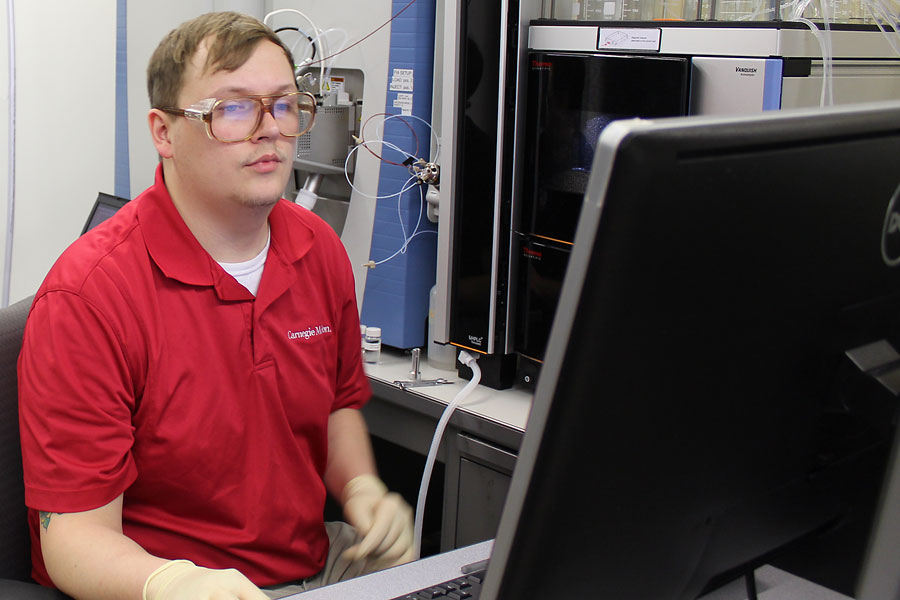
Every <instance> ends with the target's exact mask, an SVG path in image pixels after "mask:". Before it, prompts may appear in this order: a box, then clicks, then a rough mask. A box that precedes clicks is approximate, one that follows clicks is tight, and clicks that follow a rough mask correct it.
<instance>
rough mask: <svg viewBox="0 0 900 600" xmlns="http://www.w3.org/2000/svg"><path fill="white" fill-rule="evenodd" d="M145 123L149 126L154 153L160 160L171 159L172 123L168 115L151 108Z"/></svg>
mask: <svg viewBox="0 0 900 600" xmlns="http://www.w3.org/2000/svg"><path fill="white" fill-rule="evenodd" d="M147 123H148V124H149V125H150V137H151V138H153V145H154V146H156V153H157V154H159V156H160V157H162V158H172V154H173V153H172V139H171V138H172V129H171V127H172V123H171V122H170V120H169V115H167V114H166V113H164V112H163V111H161V110H159V109H158V108H151V109H150V112H149V113H147Z"/></svg>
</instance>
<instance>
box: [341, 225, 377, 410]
mask: <svg viewBox="0 0 900 600" xmlns="http://www.w3.org/2000/svg"><path fill="white" fill-rule="evenodd" d="M338 243H339V244H340V242H338ZM338 250H339V251H338V255H339V256H340V258H341V259H343V262H342V264H341V267H342V268H341V270H340V271H339V272H340V273H341V275H342V282H341V283H342V289H343V290H344V302H343V304H342V305H341V311H340V313H339V315H338V318H339V323H340V329H339V332H338V335H339V336H340V337H339V340H338V344H339V347H338V365H337V384H336V387H335V389H336V392H335V399H334V406H333V408H332V411H335V410H338V409H341V408H362V407H363V405H365V404H366V402H368V400H369V397H370V396H371V395H372V392H371V388H370V386H369V379H368V377H366V373H365V371H364V370H363V364H362V346H361V344H360V337H359V313H358V310H357V305H356V287H355V285H354V280H353V270H352V269H351V268H350V260H349V259H348V258H347V255H346V252H345V251H344V247H343V245H340V247H339V249H338Z"/></svg>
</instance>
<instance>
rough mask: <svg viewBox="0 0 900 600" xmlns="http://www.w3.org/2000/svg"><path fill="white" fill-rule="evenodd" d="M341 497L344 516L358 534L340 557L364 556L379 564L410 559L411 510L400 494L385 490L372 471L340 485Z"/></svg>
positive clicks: (385, 487)
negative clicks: (341, 488)
mask: <svg viewBox="0 0 900 600" xmlns="http://www.w3.org/2000/svg"><path fill="white" fill-rule="evenodd" d="M341 499H342V502H341V503H342V504H343V506H344V518H345V519H347V522H348V523H350V524H351V525H353V526H354V527H355V528H356V531H357V532H358V533H359V534H360V535H361V536H362V540H361V541H360V542H359V543H358V544H355V545H353V546H351V547H350V548H348V549H347V550H345V551H344V553H343V556H344V558H346V559H348V560H360V559H363V558H368V559H371V560H374V561H376V562H377V563H378V566H379V568H386V567H390V566H394V565H399V564H403V563H406V562H409V561H411V560H412V559H413V553H414V549H413V518H412V517H413V512H412V509H411V508H410V507H409V505H408V504H407V503H406V501H405V500H403V497H402V496H401V495H400V494H397V493H396V492H388V489H387V486H386V485H384V482H383V481H381V480H380V479H379V478H378V477H375V476H374V475H360V476H358V477H354V478H353V479H351V480H350V481H349V482H348V483H347V485H346V486H344V491H343V493H342V494H341Z"/></svg>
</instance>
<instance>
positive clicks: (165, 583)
mask: <svg viewBox="0 0 900 600" xmlns="http://www.w3.org/2000/svg"><path fill="white" fill-rule="evenodd" d="M142 598H143V600H268V597H267V596H266V595H265V594H263V593H262V591H261V590H260V589H259V588H258V587H256V586H255V585H253V583H252V582H251V581H250V580H249V579H247V578H246V577H244V575H243V574H241V573H240V572H239V571H237V570H235V569H220V570H217V569H207V568H204V567H198V566H197V565H195V564H194V563H192V562H191V561H189V560H173V561H171V562H167V563H166V564H164V565H163V566H161V567H160V568H158V569H156V570H155V571H153V572H152V573H150V576H149V577H148V578H147V581H145V582H144V593H143V596H142Z"/></svg>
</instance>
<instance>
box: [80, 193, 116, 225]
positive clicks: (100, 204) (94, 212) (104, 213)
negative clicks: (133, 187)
mask: <svg viewBox="0 0 900 600" xmlns="http://www.w3.org/2000/svg"><path fill="white" fill-rule="evenodd" d="M126 202H128V200H127V199H125V198H119V197H118V196H110V195H109V194H104V193H103V192H100V193H99V194H97V199H96V200H95V201H94V206H93V207H92V208H91V214H90V215H88V218H87V221H85V223H84V227H83V228H82V230H81V233H82V234H85V233H87V232H88V231H90V230H91V229H93V228H94V227H96V226H97V225H99V224H100V223H102V222H103V221H105V220H107V219H108V218H110V217H111V216H113V215H114V214H116V211H118V210H119V209H120V208H122V207H123V206H124V205H125V203H126Z"/></svg>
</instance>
